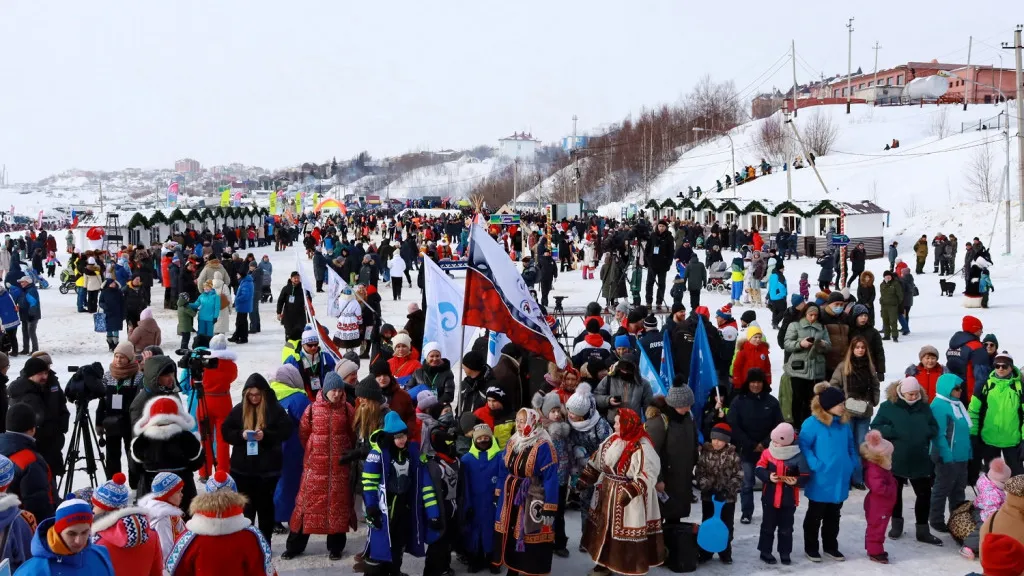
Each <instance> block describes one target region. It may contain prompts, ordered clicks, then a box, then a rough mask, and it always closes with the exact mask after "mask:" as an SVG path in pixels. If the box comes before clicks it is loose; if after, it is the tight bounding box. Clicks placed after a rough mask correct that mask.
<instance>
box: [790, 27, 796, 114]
mask: <svg viewBox="0 0 1024 576" xmlns="http://www.w3.org/2000/svg"><path fill="white" fill-rule="evenodd" d="M790 50H791V51H792V53H793V118H796V112H797V106H796V40H790Z"/></svg>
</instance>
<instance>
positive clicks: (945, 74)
mask: <svg viewBox="0 0 1024 576" xmlns="http://www.w3.org/2000/svg"><path fill="white" fill-rule="evenodd" d="M938 75H939V76H942V77H943V78H956V79H957V80H964V81H965V82H970V83H971V84H974V85H976V86H981V87H982V88H989V89H991V90H995V91H996V92H997V93H999V97H1000V98H1002V100H1003V104H1004V105H1005V106H1006V110H1005V111H1003V112H1001V114H1006V131H1005V132H1003V136H1004V137H1005V138H1006V196H1005V200H1006V253H1007V254H1009V253H1010V101H1009V100H1007V99H1006V95H1005V94H1003V91H1002V90H1001V89H1000V88H999V87H998V86H993V85H991V84H985V83H983V82H977V81H975V80H972V79H970V78H960V77H959V76H957V75H955V74H950V73H949V72H947V71H945V70H940V71H939V72H938ZM964 102H967V89H966V88H965V89H964Z"/></svg>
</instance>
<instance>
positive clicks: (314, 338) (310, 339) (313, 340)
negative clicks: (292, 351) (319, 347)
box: [302, 329, 320, 345]
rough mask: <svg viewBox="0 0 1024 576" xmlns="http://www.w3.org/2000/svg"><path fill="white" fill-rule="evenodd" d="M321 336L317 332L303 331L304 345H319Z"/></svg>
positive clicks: (311, 330)
mask: <svg viewBox="0 0 1024 576" xmlns="http://www.w3.org/2000/svg"><path fill="white" fill-rule="evenodd" d="M319 343H320V336H319V335H318V334H317V333H316V330H313V329H310V330H303V332H302V344H303V345H305V344H319Z"/></svg>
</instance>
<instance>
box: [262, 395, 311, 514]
mask: <svg viewBox="0 0 1024 576" xmlns="http://www.w3.org/2000/svg"><path fill="white" fill-rule="evenodd" d="M270 389H271V390H272V391H273V392H274V394H275V395H276V396H277V403H278V404H280V405H281V408H284V411H285V412H287V413H288V416H289V417H290V418H291V419H292V435H291V437H289V438H288V439H287V440H285V441H284V444H282V446H281V452H282V453H283V456H284V458H283V460H282V461H281V478H280V479H278V481H277V488H276V489H275V490H274V521H275V522H283V523H285V524H287V523H288V522H289V521H290V520H291V517H292V511H294V510H295V498H296V496H298V494H299V484H301V483H302V460H303V456H304V454H305V452H304V449H303V447H302V442H301V441H300V440H299V424H300V420H301V419H302V414H303V413H304V412H305V411H306V408H307V407H308V406H309V405H310V401H309V396H306V393H305V392H304V391H303V390H300V389H298V388H292V387H291V386H289V385H287V384H283V383H281V382H271V383H270Z"/></svg>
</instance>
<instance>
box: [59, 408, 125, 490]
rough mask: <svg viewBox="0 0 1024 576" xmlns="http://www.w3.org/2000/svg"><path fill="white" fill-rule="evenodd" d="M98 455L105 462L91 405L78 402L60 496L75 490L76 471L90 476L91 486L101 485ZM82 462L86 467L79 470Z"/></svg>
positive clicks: (65, 460)
mask: <svg viewBox="0 0 1024 576" xmlns="http://www.w3.org/2000/svg"><path fill="white" fill-rule="evenodd" d="M83 444H84V446H85V454H84V455H80V452H79V448H80V447H81V446H82V445H83ZM97 454H98V455H99V459H100V461H103V460H104V458H103V452H102V450H101V449H100V441H99V437H98V436H97V435H96V428H95V427H93V424H92V416H91V415H90V414H89V403H88V402H76V403H75V423H74V425H73V426H72V427H71V444H70V448H68V456H67V458H65V459H64V470H65V472H64V478H62V479H61V486H60V492H59V493H60V494H69V493H70V492H71V491H72V490H73V489H74V484H75V470H83V471H85V473H86V474H87V475H88V476H89V486H91V487H93V488H95V487H96V486H97V485H98V484H99V481H98V480H97V479H96V469H97V466H96V456H97ZM130 457H131V456H130V455H129V458H130ZM80 460H84V461H85V466H84V467H81V468H77V466H78V462H79V461H80Z"/></svg>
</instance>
